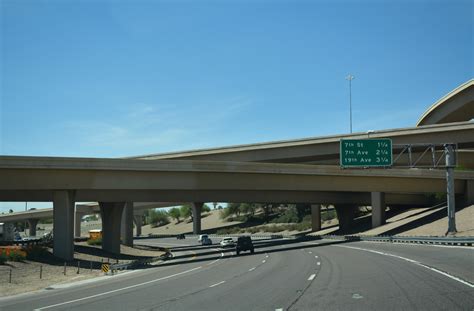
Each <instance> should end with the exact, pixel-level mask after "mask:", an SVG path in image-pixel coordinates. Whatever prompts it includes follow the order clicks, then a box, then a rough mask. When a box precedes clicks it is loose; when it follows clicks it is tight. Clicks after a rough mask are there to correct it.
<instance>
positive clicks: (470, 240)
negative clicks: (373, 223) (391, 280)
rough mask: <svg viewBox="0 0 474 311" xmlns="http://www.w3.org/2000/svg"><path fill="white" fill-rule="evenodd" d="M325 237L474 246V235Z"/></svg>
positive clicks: (329, 236)
mask: <svg viewBox="0 0 474 311" xmlns="http://www.w3.org/2000/svg"><path fill="white" fill-rule="evenodd" d="M320 237H321V238H324V239H334V240H346V241H375V242H388V243H411V244H437V245H462V246H473V245H474V237H428V236H355V235H346V236H338V235H322V236H320Z"/></svg>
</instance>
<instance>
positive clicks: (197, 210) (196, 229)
mask: <svg viewBox="0 0 474 311" xmlns="http://www.w3.org/2000/svg"><path fill="white" fill-rule="evenodd" d="M203 205H204V203H202V202H194V203H193V205H192V213H193V234H199V233H201V210H202V206H203Z"/></svg>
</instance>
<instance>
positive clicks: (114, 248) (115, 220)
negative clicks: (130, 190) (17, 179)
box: [99, 202, 125, 254]
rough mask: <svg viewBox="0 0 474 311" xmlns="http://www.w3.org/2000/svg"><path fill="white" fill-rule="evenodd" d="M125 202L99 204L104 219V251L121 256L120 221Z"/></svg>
mask: <svg viewBox="0 0 474 311" xmlns="http://www.w3.org/2000/svg"><path fill="white" fill-rule="evenodd" d="M124 205H125V202H120V203H117V202H99V207H100V217H101V218H102V249H103V250H105V251H107V252H110V253H112V254H120V221H121V219H122V212H123V207H124Z"/></svg>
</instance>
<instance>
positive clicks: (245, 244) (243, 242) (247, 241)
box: [235, 236, 254, 255]
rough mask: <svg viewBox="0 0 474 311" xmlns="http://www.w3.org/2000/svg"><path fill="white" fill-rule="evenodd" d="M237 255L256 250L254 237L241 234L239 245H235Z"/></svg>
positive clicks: (238, 240)
mask: <svg viewBox="0 0 474 311" xmlns="http://www.w3.org/2000/svg"><path fill="white" fill-rule="evenodd" d="M235 251H236V253H237V255H239V254H240V252H243V251H250V253H251V254H253V252H254V248H253V243H252V239H251V238H250V237H249V236H241V237H239V238H238V239H237V245H236V246H235Z"/></svg>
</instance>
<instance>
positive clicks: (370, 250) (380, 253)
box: [334, 245, 474, 288]
mask: <svg viewBox="0 0 474 311" xmlns="http://www.w3.org/2000/svg"><path fill="white" fill-rule="evenodd" d="M334 246H336V247H344V248H351V249H357V250H361V251H366V252H370V253H374V254H379V255H383V256H388V257H394V258H398V259H402V260H405V261H407V262H409V263H412V264H415V265H417V266H420V267H423V268H426V269H429V270H431V271H433V272H436V273H439V274H441V275H444V276H445V277H448V278H450V279H452V280H455V281H457V282H459V283H462V284H464V285H467V286H469V287H471V288H474V284H473V283H470V282H468V281H465V280H463V279H460V278H458V277H456V276H454V275H451V274H448V273H446V272H444V271H441V270H438V269H436V268H433V267H430V266H427V265H425V264H422V263H421V262H419V261H416V260H413V259H410V258H406V257H402V256H398V255H394V254H390V253H385V252H380V251H376V250H372V249H366V248H361V247H354V246H345V245H334Z"/></svg>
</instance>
